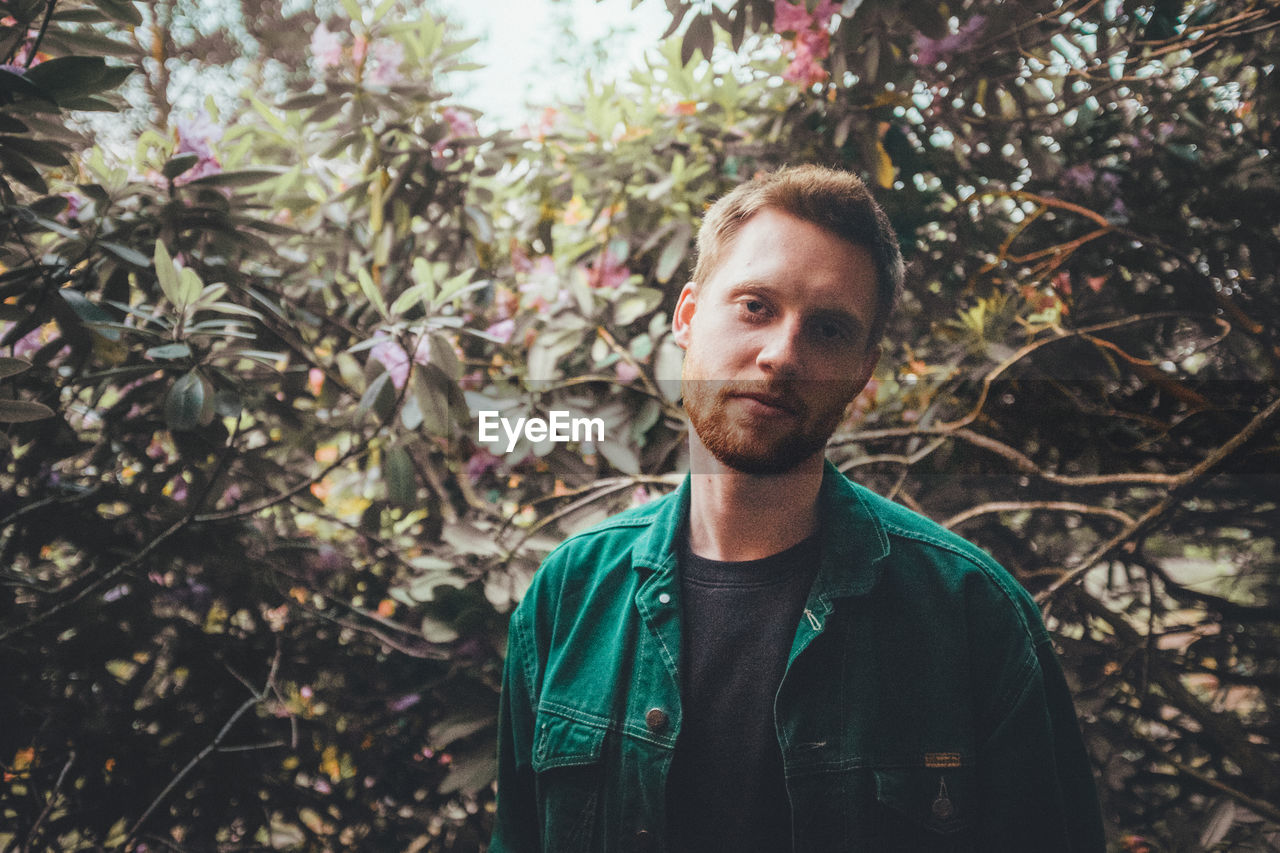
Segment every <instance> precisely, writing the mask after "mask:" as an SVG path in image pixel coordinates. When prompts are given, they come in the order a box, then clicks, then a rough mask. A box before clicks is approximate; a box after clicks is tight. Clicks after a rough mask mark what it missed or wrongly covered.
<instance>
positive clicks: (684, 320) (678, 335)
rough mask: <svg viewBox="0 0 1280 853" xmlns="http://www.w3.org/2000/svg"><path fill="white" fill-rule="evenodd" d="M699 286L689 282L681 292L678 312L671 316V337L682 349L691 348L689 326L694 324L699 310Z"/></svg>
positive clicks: (677, 305) (677, 302)
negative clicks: (694, 314) (695, 315)
mask: <svg viewBox="0 0 1280 853" xmlns="http://www.w3.org/2000/svg"><path fill="white" fill-rule="evenodd" d="M697 302H698V286H697V284H695V283H694V282H692V281H691V282H689V283H688V284H686V285H685V286H684V287H683V288H681V290H680V297H679V298H678V299H677V300H676V310H675V311H673V312H672V314H671V337H672V338H674V339H675V342H676V345H677V346H679V347H680V349H688V348H689V324H690V323H691V322H693V313H694V311H695V310H696V308H697Z"/></svg>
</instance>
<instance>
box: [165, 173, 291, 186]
mask: <svg viewBox="0 0 1280 853" xmlns="http://www.w3.org/2000/svg"><path fill="white" fill-rule="evenodd" d="M287 171H288V170H287V169H240V170H238V171H235V172H219V173H218V174H216V175H209V176H207V177H204V178H197V179H196V180H194V181H191V182H190V183H189V184H187V186H189V187H252V186H255V185H257V184H261V183H264V182H265V181H269V180H271V179H272V178H278V177H280V176H281V175H283V174H285V173H286V172H287Z"/></svg>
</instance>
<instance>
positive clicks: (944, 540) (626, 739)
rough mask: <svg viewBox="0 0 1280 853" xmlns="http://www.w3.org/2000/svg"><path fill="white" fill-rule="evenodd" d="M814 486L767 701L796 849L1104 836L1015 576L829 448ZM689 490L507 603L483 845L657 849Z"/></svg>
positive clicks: (981, 845) (1072, 731)
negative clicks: (779, 670) (809, 585)
mask: <svg viewBox="0 0 1280 853" xmlns="http://www.w3.org/2000/svg"><path fill="white" fill-rule="evenodd" d="M819 503H820V524H821V536H822V565H821V567H820V568H819V571H818V576H817V579H816V581H815V582H814V585H813V589H812V591H811V592H810V595H809V598H808V601H807V603H806V609H805V611H804V614H803V618H802V619H801V620H800V624H799V625H798V626H797V627H796V633H795V639H794V641H793V643H792V647H791V652H790V656H789V662H788V664H787V670H786V674H785V676H784V677H783V680H782V684H781V686H780V687H779V689H778V693H777V697H776V699H775V703H774V709H775V711H774V717H775V723H776V726H777V733H778V743H779V745H780V746H781V749H782V755H783V763H784V767H785V773H786V783H787V792H788V795H789V797H790V799H791V811H792V837H793V850H794V851H796V853H821V851H842V853H843V851H877V853H878V851H892V850H902V851H913V853H922V851H934V850H948V851H952V850H957V851H958V850H965V851H980V853H993V851H1037V853H1052V851H1101V850H1103V849H1104V841H1103V830H1102V820H1101V816H1100V814H1099V809H1098V801H1097V795H1096V791H1095V788H1094V781H1093V775H1092V772H1091V770H1090V766H1089V762H1088V759H1087V756H1086V754H1085V750H1084V747H1083V743H1082V741H1081V737H1080V733H1079V729H1078V728H1077V723H1076V717H1075V712H1074V710H1073V708H1072V705H1071V697H1070V695H1069V694H1068V691H1067V686H1066V683H1065V681H1064V679H1063V676H1062V671H1061V668H1060V667H1059V665H1058V662H1057V659H1056V657H1055V655H1054V651H1053V648H1052V645H1051V643H1050V640H1049V636H1048V634H1047V633H1046V631H1045V628H1044V625H1043V623H1042V621H1041V619H1040V614H1039V611H1038V610H1037V609H1036V607H1035V604H1034V603H1033V602H1032V600H1031V598H1030V597H1029V596H1028V595H1027V594H1026V592H1025V591H1024V590H1023V589H1022V587H1021V586H1020V585H1019V584H1018V583H1017V582H1016V581H1015V580H1014V579H1013V578H1012V577H1010V576H1009V575H1008V574H1007V573H1006V572H1005V571H1004V570H1003V569H1001V568H1000V567H999V566H998V565H996V563H995V562H994V561H993V560H992V559H991V558H990V557H989V556H988V555H987V554H985V553H984V552H982V551H981V550H979V549H978V548H976V547H974V546H973V545H971V544H969V543H968V542H966V541H964V540H963V539H961V538H959V537H958V536H956V535H954V534H952V533H950V532H948V531H947V530H945V529H944V528H942V527H939V526H938V525H936V524H934V523H933V522H931V521H929V520H927V519H925V518H923V517H921V516H919V515H917V514H915V513H912V512H910V511H909V510H906V509H904V508H903V507H901V506H898V505H897V504H894V503H892V502H890V501H888V500H885V499H884V498H881V497H879V496H877V495H875V494H874V493H872V492H870V491H868V490H866V489H864V488H862V487H861V486H858V485H855V484H854V483H851V482H850V481H849V480H847V479H846V478H845V477H844V476H843V475H842V474H840V473H839V472H838V471H837V470H836V469H835V468H834V467H832V466H831V465H830V464H828V465H827V467H826V471H825V473H824V476H823V482H822V488H821V492H820V496H819ZM688 507H689V481H688V479H686V480H685V483H684V485H682V486H681V487H680V489H679V490H677V491H676V492H674V493H673V494H670V495H668V496H666V497H664V498H662V499H659V500H655V501H653V502H651V503H648V504H645V505H643V506H640V507H637V508H635V509H632V510H629V511H627V512H624V513H622V514H621V515H618V516H615V517H613V518H611V519H609V520H607V521H605V522H603V523H602V524H600V525H598V526H597V527H595V528H593V529H591V530H589V531H586V532H584V533H581V534H578V535H575V536H572V537H570V538H569V539H567V540H566V541H565V542H564V543H562V544H561V545H560V546H559V547H558V548H557V549H556V550H555V551H553V552H552V553H551V554H550V555H549V556H548V557H547V559H546V561H545V563H544V564H543V565H542V567H541V568H540V569H539V570H538V572H537V573H536V574H535V576H534V579H533V583H532V584H531V586H530V588H529V591H528V593H527V594H526V596H525V598H524V600H523V601H522V602H521V604H520V605H519V607H517V608H516V610H515V612H514V614H513V615H512V617H511V628H510V638H509V643H508V647H507V662H506V671H505V676H504V685H503V694H502V702H501V711H500V717H499V740H498V765H499V770H498V801H497V816H496V819H497V824H496V828H495V831H494V836H493V841H492V845H491V847H490V850H491V851H494V853H498V851H543V853H576V851H627V850H663V849H665V842H664V826H665V794H664V788H665V785H666V778H667V770H668V768H669V767H670V766H671V758H672V751H673V749H674V747H675V744H676V740H677V739H678V738H679V736H680V722H681V707H680V662H681V654H680V650H681V640H680V582H679V578H678V577H677V571H676V567H677V551H678V549H677V544H676V537H677V534H678V532H679V530H680V528H681V526H682V525H683V524H684V521H685V518H686V516H687V514H688ZM728 722H729V723H730V724H731V723H732V721H728Z"/></svg>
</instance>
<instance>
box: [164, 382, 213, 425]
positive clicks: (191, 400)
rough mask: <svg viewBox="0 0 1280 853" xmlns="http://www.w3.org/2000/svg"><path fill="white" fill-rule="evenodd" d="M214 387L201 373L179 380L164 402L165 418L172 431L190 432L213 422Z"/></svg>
mask: <svg viewBox="0 0 1280 853" xmlns="http://www.w3.org/2000/svg"><path fill="white" fill-rule="evenodd" d="M213 416H214V408H213V386H212V385H211V384H210V382H209V380H208V379H205V378H204V377H203V376H202V375H200V373H199V371H196V370H189V371H187V372H186V373H184V374H182V375H181V376H179V377H178V378H177V380H176V381H175V382H174V383H173V387H172V388H170V389H169V394H168V396H167V397H165V401H164V418H165V421H166V422H167V423H168V424H169V429H171V430H189V429H195V428H196V427H198V426H205V425H206V424H208V423H209V422H211V421H212V420H213Z"/></svg>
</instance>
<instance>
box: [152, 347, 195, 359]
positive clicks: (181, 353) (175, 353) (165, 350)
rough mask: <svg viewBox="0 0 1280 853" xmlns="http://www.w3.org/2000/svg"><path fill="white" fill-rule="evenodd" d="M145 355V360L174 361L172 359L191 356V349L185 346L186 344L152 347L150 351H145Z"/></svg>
mask: <svg viewBox="0 0 1280 853" xmlns="http://www.w3.org/2000/svg"><path fill="white" fill-rule="evenodd" d="M146 355H147V358H158V359H165V360H169V359H174V358H186V357H187V356H189V355H191V347H189V346H187V345H186V344H165V345H163V346H158V347H152V348H151V349H149V350H147V353H146Z"/></svg>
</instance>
